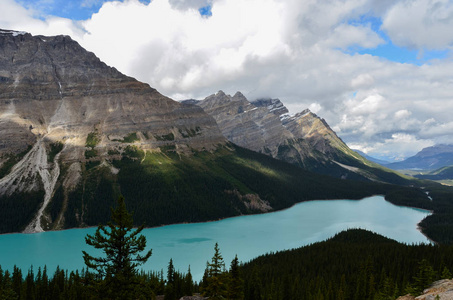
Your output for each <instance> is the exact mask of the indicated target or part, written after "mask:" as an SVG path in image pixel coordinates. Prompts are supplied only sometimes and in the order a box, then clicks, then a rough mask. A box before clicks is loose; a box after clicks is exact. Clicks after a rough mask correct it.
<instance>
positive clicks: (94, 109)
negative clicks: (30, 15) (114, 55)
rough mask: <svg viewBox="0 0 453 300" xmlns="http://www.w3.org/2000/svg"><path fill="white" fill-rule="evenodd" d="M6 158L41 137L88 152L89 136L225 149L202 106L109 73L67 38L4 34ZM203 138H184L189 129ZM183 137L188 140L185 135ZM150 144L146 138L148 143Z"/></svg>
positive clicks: (0, 88)
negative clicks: (137, 136)
mask: <svg viewBox="0 0 453 300" xmlns="http://www.w3.org/2000/svg"><path fill="white" fill-rule="evenodd" d="M0 45H1V46H0V52H1V56H0V134H1V136H2V140H1V141H0V155H1V154H4V153H8V152H14V151H20V150H24V149H26V148H27V147H28V146H29V145H32V144H34V143H35V142H36V141H37V140H38V139H40V138H43V137H45V138H47V139H50V140H53V141H64V142H65V143H68V144H71V145H74V146H82V147H83V146H84V144H85V138H86V136H87V134H88V133H90V132H92V131H94V130H96V131H97V132H98V133H99V134H100V135H102V142H101V145H102V146H104V147H108V146H109V145H112V144H115V143H114V142H113V141H112V140H111V139H110V137H112V136H116V137H123V136H125V135H127V134H130V133H132V132H141V133H143V134H145V136H148V137H150V138H149V139H141V142H142V144H143V147H148V148H153V147H156V146H158V145H159V144H160V143H157V142H156V139H155V138H153V136H154V135H167V134H169V133H173V134H174V136H175V138H174V141H173V143H175V144H178V145H181V147H186V146H188V147H198V148H201V147H212V146H213V145H216V144H217V143H222V142H224V138H223V137H222V135H221V133H220V132H219V130H218V129H217V125H216V123H215V121H214V120H213V119H212V118H211V117H209V116H208V115H206V114H205V113H204V112H203V111H202V110H201V109H199V108H198V107H196V106H187V105H182V104H180V103H178V102H176V101H173V100H171V99H169V98H167V97H165V96H163V95H161V94H160V93H158V92H157V91H156V90H155V89H153V88H151V87H149V86H148V85H147V84H144V83H141V82H138V81H137V80H135V79H133V78H131V77H128V76H125V75H123V74H121V73H120V72H118V71H117V70H116V69H114V68H111V67H108V66H107V65H105V64H104V63H103V62H101V61H100V60H99V59H98V58H97V57H96V56H95V55H94V54H93V53H90V52H88V51H86V50H84V49H83V48H82V47H80V45H79V44H78V43H77V42H75V41H73V40H72V39H71V38H70V37H68V36H56V37H43V36H31V35H30V34H14V32H8V31H4V30H3V31H1V33H0ZM196 128H198V130H197V133H198V134H197V135H195V136H192V137H190V138H185V137H184V134H182V133H184V132H185V131H187V130H191V129H193V130H195V129H196ZM181 132H182V133H181ZM142 137H143V136H142Z"/></svg>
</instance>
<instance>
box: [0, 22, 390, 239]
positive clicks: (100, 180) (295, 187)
mask: <svg viewBox="0 0 453 300" xmlns="http://www.w3.org/2000/svg"><path fill="white" fill-rule="evenodd" d="M0 53H1V55H0V134H1V136H2V139H1V141H0V233H5V232H16V231H25V232H37V231H42V230H49V229H54V230H55V229H63V228H72V227H83V226H95V225H97V224H99V223H105V222H107V221H108V220H109V218H110V207H111V206H112V205H114V203H115V200H116V198H117V197H118V195H119V194H123V195H124V196H125V198H126V201H127V202H126V204H127V205H128V209H130V210H131V211H134V212H135V213H134V220H135V221H136V224H143V223H146V225H147V226H158V225H163V224H172V223H181V222H197V221H198V222H199V221H208V220H215V219H219V218H225V217H230V216H236V215H241V214H250V213H259V212H266V211H271V210H277V209H283V208H286V207H289V206H290V205H292V204H294V203H297V202H300V201H303V200H309V199H336V198H340V199H344V198H348V199H358V198H363V197H365V196H369V195H373V194H385V192H386V191H387V190H388V189H389V187H388V186H387V185H379V184H363V183H360V184H359V183H357V182H352V181H344V180H338V179H334V178H330V177H327V176H320V175H317V174H314V173H311V172H307V171H304V170H302V169H300V168H297V167H293V166H291V165H289V164H286V163H283V162H280V161H278V160H275V159H272V158H270V157H268V156H264V155H261V154H257V153H255V152H252V151H249V150H246V149H243V148H239V147H237V146H235V145H234V144H231V143H230V142H228V141H227V140H226V139H225V137H224V136H223V135H222V133H221V132H220V130H219V128H218V125H217V123H216V122H215V120H214V119H213V118H212V117H211V116H209V115H208V114H206V113H205V112H204V111H203V109H201V108H200V107H198V106H195V105H185V104H181V103H178V102H176V101H173V100H172V99H169V98H167V97H165V96H163V95H161V94H160V93H158V92H157V91H156V90H155V89H153V88H151V87H149V86H148V85H147V84H144V83H141V82H138V81H137V80H135V79H133V78H131V77H128V76H125V75H123V74H121V73H120V72H118V71H117V70H116V69H114V68H111V67H109V66H107V65H105V64H104V63H102V62H101V61H100V60H99V59H98V58H97V57H96V56H95V55H94V54H93V53H90V52H88V51H86V50H85V49H83V48H82V47H80V45H79V44H78V43H77V42H75V41H73V40H72V39H71V38H70V37H68V36H55V37H45V36H32V35H30V34H27V33H18V32H14V31H8V30H0ZM238 96H240V95H238ZM243 109H244V108H243ZM245 109H246V110H247V109H248V107H245ZM253 109H254V108H253ZM255 110H256V111H261V109H259V108H256V109H254V111H255ZM263 113H264V110H263ZM266 121H268V122H270V124H273V125H275V126H276V127H279V126H281V122H279V121H278V120H277V121H278V122H275V121H274V120H273V119H272V118H268V120H266ZM263 137H264V138H265V139H269V138H279V136H278V135H274V136H272V135H268V133H267V132H263Z"/></svg>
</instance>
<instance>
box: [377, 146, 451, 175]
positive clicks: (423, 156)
mask: <svg viewBox="0 0 453 300" xmlns="http://www.w3.org/2000/svg"><path fill="white" fill-rule="evenodd" d="M451 165H453V145H444V144H440V145H435V146H432V147H427V148H423V149H422V150H421V151H420V152H418V153H417V154H415V155H414V156H411V157H409V158H407V159H405V160H403V161H400V162H395V163H390V164H385V166H386V167H388V168H390V169H393V170H436V169H439V168H442V167H445V166H451Z"/></svg>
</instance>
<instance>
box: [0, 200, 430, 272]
mask: <svg viewBox="0 0 453 300" xmlns="http://www.w3.org/2000/svg"><path fill="white" fill-rule="evenodd" d="M427 215H429V212H427V211H423V210H419V209H413V208H407V207H400V206H395V205H393V204H391V203H389V202H386V201H385V200H384V198H383V197H381V196H374V197H370V198H365V199H363V200H359V201H356V200H323V201H309V202H303V203H300V204H297V205H295V206H293V207H291V208H289V209H287V210H283V211H279V212H274V213H268V214H261V215H252V216H240V217H235V218H229V219H225V220H221V221H216V222H208V223H195V224H178V225H169V226H163V227H158V228H149V229H145V230H143V234H144V235H145V236H146V239H147V246H148V247H147V248H148V249H149V248H151V249H152V250H153V255H152V256H151V258H150V260H149V261H148V263H146V264H145V265H144V266H143V269H145V270H157V271H159V270H161V269H164V274H166V268H167V265H168V262H169V260H170V258H172V259H173V262H174V265H175V267H176V269H179V270H180V271H182V272H186V271H187V268H188V266H189V265H190V268H191V272H192V275H193V277H194V279H195V280H200V279H201V277H202V275H203V271H204V269H205V267H206V261H208V260H210V259H211V257H212V255H213V254H214V244H215V243H216V242H218V243H219V247H220V251H221V254H222V255H223V257H224V260H225V263H226V266H227V267H229V264H230V262H231V260H232V259H233V258H234V255H236V254H237V255H238V258H239V260H240V261H243V262H245V261H248V260H250V259H252V258H254V257H256V256H259V255H261V254H265V253H268V252H274V251H278V250H284V249H291V248H296V247H300V246H303V245H308V244H311V243H315V242H318V241H322V240H325V239H327V238H329V237H332V236H333V235H335V233H338V232H340V231H342V230H345V229H348V228H364V229H368V230H371V231H374V232H377V233H379V234H382V235H384V236H387V237H389V238H392V239H395V240H397V241H400V242H404V243H408V244H411V243H429V241H428V239H427V238H426V237H425V236H423V235H422V234H421V233H420V232H419V231H418V230H417V223H419V222H420V221H421V220H422V219H423V218H424V217H426V216H427ZM94 232H95V228H87V229H71V230H64V231H54V232H43V233H35V234H20V233H18V234H5V235H0V265H1V266H2V268H3V269H4V270H5V269H9V270H11V269H12V268H13V266H14V264H16V265H17V266H18V267H20V268H22V271H23V272H25V273H26V272H27V270H28V269H29V268H30V266H31V265H33V268H34V270H35V274H36V271H37V269H38V266H44V265H47V268H48V271H49V273H50V274H52V273H53V272H54V271H55V268H56V266H57V265H59V266H60V268H62V269H68V270H75V269H82V268H83V267H84V263H83V259H82V250H85V251H87V252H88V253H90V254H94V251H93V250H94V249H93V248H92V247H89V246H87V245H86V244H85V240H84V237H85V236H86V234H93V233H94Z"/></svg>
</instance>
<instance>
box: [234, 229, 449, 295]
mask: <svg viewBox="0 0 453 300" xmlns="http://www.w3.org/2000/svg"><path fill="white" fill-rule="evenodd" d="M451 270H453V247H452V246H437V245H405V244H400V243H397V242H396V241H393V240H390V239H387V238H384V237H382V236H380V235H377V234H375V233H371V232H369V231H365V230H358V229H354V230H348V231H346V232H342V233H340V234H338V235H336V236H335V237H333V238H331V239H329V240H327V241H325V242H320V243H316V244H313V245H310V246H306V247H302V248H299V249H295V250H290V251H283V252H279V253H275V254H267V255H264V256H261V257H258V258H256V259H254V260H252V261H251V262H249V263H247V264H245V265H244V266H243V267H242V268H241V272H242V274H243V278H244V280H245V289H244V294H245V299H285V300H288V299H317V300H320V299H325V300H330V299H332V300H334V299H335V300H336V299H352V300H354V299H357V300H366V299H395V298H397V297H398V296H400V295H404V294H407V293H412V294H413V295H418V294H419V293H420V292H421V291H422V290H423V289H424V288H426V287H427V286H428V285H429V284H430V283H432V282H433V281H435V280H437V279H440V278H451V273H450V272H451Z"/></svg>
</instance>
